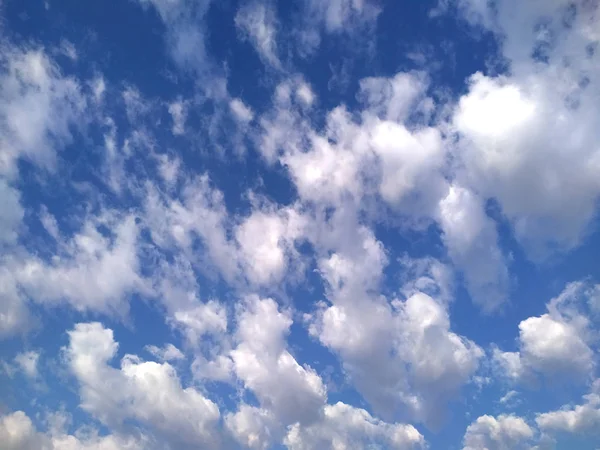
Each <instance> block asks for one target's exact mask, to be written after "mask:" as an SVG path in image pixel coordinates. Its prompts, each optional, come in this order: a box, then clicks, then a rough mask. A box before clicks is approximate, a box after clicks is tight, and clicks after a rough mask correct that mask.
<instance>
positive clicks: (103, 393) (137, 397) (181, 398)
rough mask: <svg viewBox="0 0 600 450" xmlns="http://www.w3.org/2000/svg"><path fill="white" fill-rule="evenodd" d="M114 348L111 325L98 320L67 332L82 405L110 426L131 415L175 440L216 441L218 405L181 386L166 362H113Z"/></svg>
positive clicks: (211, 443) (69, 356) (131, 359)
mask: <svg viewBox="0 0 600 450" xmlns="http://www.w3.org/2000/svg"><path fill="white" fill-rule="evenodd" d="M117 349H118V344H117V343H116V342H115V341H114V339H113V332H112V330H110V329H107V328H104V327H103V326H102V325H101V324H99V323H97V322H95V323H80V324H77V325H76V326H75V328H74V329H73V330H72V331H70V332H69V346H68V347H67V348H66V349H65V354H66V358H67V361H68V364H69V367H70V369H71V371H72V373H73V375H74V376H75V378H76V379H77V382H78V384H79V392H80V397H81V407H82V408H83V409H84V410H85V411H87V412H89V413H91V414H92V415H93V416H94V417H95V418H97V419H98V420H100V421H101V422H102V423H104V424H106V425H108V426H114V427H118V426H120V424H122V423H123V422H124V421H126V420H130V419H134V420H136V421H139V422H140V423H142V424H145V425H147V426H150V427H151V428H152V429H153V430H154V431H155V432H156V433H157V434H158V435H159V436H160V437H163V438H165V439H166V440H167V441H166V442H171V443H172V444H173V445H175V446H178V445H179V446H181V445H192V444H193V445H199V444H202V445H206V446H209V447H217V446H218V442H219V439H220V437H219V434H218V433H216V432H215V430H216V427H217V423H218V421H219V417H220V413H219V408H218V407H217V405H215V404H214V403H213V402H212V401H211V400H209V399H207V398H206V397H204V396H203V395H202V394H201V393H200V392H198V391H197V390H196V389H194V388H192V387H188V388H183V387H182V386H181V383H180V381H179V377H178V376H177V373H176V371H175V369H174V368H173V367H172V366H171V365H170V364H169V363H167V362H164V363H162V364H159V363H156V362H150V361H148V362H143V361H141V360H140V359H139V358H138V357H137V356H134V355H125V356H124V357H123V358H122V360H121V368H120V369H116V368H113V367H111V366H110V365H109V362H110V361H111V360H112V359H113V358H114V357H115V356H116V353H117Z"/></svg>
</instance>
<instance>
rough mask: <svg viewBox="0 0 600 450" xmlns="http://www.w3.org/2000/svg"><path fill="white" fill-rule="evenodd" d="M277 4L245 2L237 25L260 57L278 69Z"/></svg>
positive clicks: (238, 14) (237, 18) (240, 10)
mask: <svg viewBox="0 0 600 450" xmlns="http://www.w3.org/2000/svg"><path fill="white" fill-rule="evenodd" d="M275 14H276V12H275V5H271V4H267V3H265V2H258V1H256V0H253V1H250V2H247V3H245V4H244V5H242V6H241V7H240V9H239V10H238V11H237V13H236V15H235V26H236V27H237V29H238V31H239V32H240V34H241V35H242V37H243V38H244V39H247V40H249V41H250V43H251V44H252V46H253V47H254V49H255V50H256V52H257V53H258V55H259V56H260V58H261V59H262V60H263V61H264V62H266V63H267V64H269V65H271V66H272V67H274V68H276V69H278V68H281V61H280V60H279V57H278V55H277V28H278V23H277V17H276V15H275Z"/></svg>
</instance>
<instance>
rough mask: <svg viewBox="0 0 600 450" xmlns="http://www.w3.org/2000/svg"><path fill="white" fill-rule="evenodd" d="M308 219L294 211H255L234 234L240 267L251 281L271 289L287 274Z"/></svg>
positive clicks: (288, 209)
mask: <svg viewBox="0 0 600 450" xmlns="http://www.w3.org/2000/svg"><path fill="white" fill-rule="evenodd" d="M305 227H306V219H305V218H304V217H302V215H300V214H299V213H298V212H297V211H295V210H294V209H293V208H287V209H282V210H279V211H272V212H271V211H260V210H258V211H256V210H255V211H254V212H253V213H252V214H251V215H250V216H249V217H247V218H246V219H245V220H244V221H243V222H242V223H241V224H240V225H239V226H238V227H237V228H236V230H235V236H236V240H237V242H238V243H239V246H240V257H241V264H242V268H243V270H244V273H245V274H246V277H247V278H248V280H249V281H250V282H251V283H253V284H256V285H264V286H267V285H272V284H273V283H278V282H280V281H281V279H282V278H283V276H284V275H286V274H287V272H288V269H289V267H288V266H289V265H291V261H293V260H295V259H297V258H298V254H297V252H296V249H295V245H294V244H295V241H296V240H297V239H299V238H301V237H302V236H303V235H304V228H305Z"/></svg>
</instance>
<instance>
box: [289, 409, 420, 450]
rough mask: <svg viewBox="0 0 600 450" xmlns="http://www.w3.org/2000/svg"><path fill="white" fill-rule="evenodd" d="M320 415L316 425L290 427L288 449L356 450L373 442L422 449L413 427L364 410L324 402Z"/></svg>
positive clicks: (385, 445)
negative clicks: (394, 422) (384, 418)
mask: <svg viewBox="0 0 600 450" xmlns="http://www.w3.org/2000/svg"><path fill="white" fill-rule="evenodd" d="M324 416H325V417H324V419H323V420H322V421H321V422H319V423H317V424H314V425H311V426H302V425H300V424H297V425H294V426H293V427H291V428H290V429H289V431H288V434H287V436H286V437H285V444H286V445H287V447H288V448H289V449H290V450H308V449H313V448H344V449H348V450H351V449H356V450H358V449H362V448H366V447H371V446H376V445H381V446H384V447H389V448H395V449H398V450H404V449H417V448H426V445H425V440H424V438H423V436H422V435H421V433H419V432H418V431H417V430H416V428H414V427H413V426H411V425H402V424H388V423H385V422H382V421H380V420H378V419H375V418H374V417H372V416H371V415H370V414H369V413H368V412H367V411H365V410H364V409H360V408H354V407H352V406H349V405H346V404H345V403H341V402H338V403H336V404H335V405H327V406H326V407H325V411H324Z"/></svg>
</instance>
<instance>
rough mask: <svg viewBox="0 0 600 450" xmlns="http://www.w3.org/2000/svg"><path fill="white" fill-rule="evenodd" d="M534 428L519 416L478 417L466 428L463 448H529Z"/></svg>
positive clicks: (477, 449) (473, 449) (482, 449)
mask: <svg viewBox="0 0 600 450" xmlns="http://www.w3.org/2000/svg"><path fill="white" fill-rule="evenodd" d="M533 437H534V430H533V429H532V428H531V427H530V426H529V425H528V424H527V422H525V420H523V419H522V418H521V417H516V416H512V415H510V416H509V415H500V416H498V417H492V416H487V415H486V416H481V417H478V418H477V420H476V421H475V422H473V423H472V424H471V425H469V427H468V428H467V432H466V433H465V437H464V447H463V449H464V450H484V449H485V450H509V449H510V450H517V449H523V450H525V449H528V448H531V446H530V445H529V444H530V441H531V439H532V438H533Z"/></svg>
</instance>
